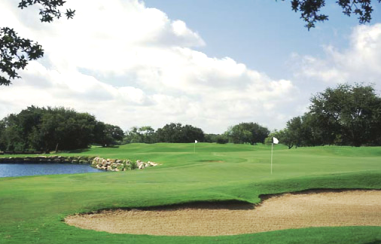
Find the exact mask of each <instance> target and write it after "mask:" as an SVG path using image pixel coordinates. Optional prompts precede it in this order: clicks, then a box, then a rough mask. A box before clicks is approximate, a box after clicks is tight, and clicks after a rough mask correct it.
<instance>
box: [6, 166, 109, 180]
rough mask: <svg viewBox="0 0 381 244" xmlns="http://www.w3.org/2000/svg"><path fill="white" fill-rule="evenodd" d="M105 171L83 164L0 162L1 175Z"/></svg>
mask: <svg viewBox="0 0 381 244" xmlns="http://www.w3.org/2000/svg"><path fill="white" fill-rule="evenodd" d="M92 172H105V171H104V170H100V169H94V168H92V167H91V166H90V165H83V164H54V163H50V164H49V163H47V164H33V163H28V164H0V177H15V176H31V175H57V174H79V173H92Z"/></svg>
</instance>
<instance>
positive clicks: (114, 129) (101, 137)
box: [94, 121, 124, 147]
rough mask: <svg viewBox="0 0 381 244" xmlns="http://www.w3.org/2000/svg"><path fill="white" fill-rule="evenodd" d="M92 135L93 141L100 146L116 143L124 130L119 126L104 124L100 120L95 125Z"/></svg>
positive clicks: (122, 135)
mask: <svg viewBox="0 0 381 244" xmlns="http://www.w3.org/2000/svg"><path fill="white" fill-rule="evenodd" d="M94 135H95V138H94V143H97V144H100V145H102V147H108V146H113V145H116V144H118V143H120V142H121V141H122V140H123V138H124V132H123V130H122V129H121V128H120V127H119V126H116V125H110V124H105V123H103V122H100V121H98V122H97V123H96V125H95V132H94Z"/></svg>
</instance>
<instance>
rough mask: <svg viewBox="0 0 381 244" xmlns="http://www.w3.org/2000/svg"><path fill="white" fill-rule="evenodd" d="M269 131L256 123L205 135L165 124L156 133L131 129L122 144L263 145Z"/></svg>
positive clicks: (188, 127)
mask: <svg viewBox="0 0 381 244" xmlns="http://www.w3.org/2000/svg"><path fill="white" fill-rule="evenodd" d="M269 133H270V131H269V130H268V129H267V128H266V127H263V126H261V125H259V124H257V123H251V122H250V123H240V124H238V125H235V126H231V127H229V128H228V130H227V131H226V132H225V133H223V134H206V133H204V132H203V131H202V129H200V128H197V127H194V126H192V125H182V124H181V123H170V124H166V125H165V126H163V127H162V128H158V129H157V130H156V131H155V130H154V129H153V128H152V127H151V126H142V127H132V128H131V129H130V130H129V131H126V133H125V137H124V139H123V143H158V142H168V143H191V142H195V141H196V140H197V141H198V142H211V143H213V142H215V143H220V144H225V143H228V142H230V143H236V144H243V143H249V144H252V145H254V144H256V143H263V141H264V140H265V138H266V137H267V136H268V135H269Z"/></svg>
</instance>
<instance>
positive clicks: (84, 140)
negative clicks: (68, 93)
mask: <svg viewBox="0 0 381 244" xmlns="http://www.w3.org/2000/svg"><path fill="white" fill-rule="evenodd" d="M123 136H124V134H123V131H122V129H120V128H119V127H118V126H115V125H109V124H105V123H103V122H99V121H97V120H96V119H95V117H94V116H92V115H90V114H88V113H77V112H76V111H74V110H72V109H65V108H50V107H48V108H38V107H34V106H31V107H28V108H27V109H24V110H22V111H21V112H20V113H19V114H11V115H9V116H7V117H5V118H4V119H2V120H1V121H0V150H8V151H26V150H38V151H53V150H55V149H56V148H57V147H58V149H59V150H73V149H81V148H87V147H89V146H90V145H91V144H92V143H99V144H102V145H104V146H105V145H112V144H115V143H117V142H118V141H121V140H122V139H123Z"/></svg>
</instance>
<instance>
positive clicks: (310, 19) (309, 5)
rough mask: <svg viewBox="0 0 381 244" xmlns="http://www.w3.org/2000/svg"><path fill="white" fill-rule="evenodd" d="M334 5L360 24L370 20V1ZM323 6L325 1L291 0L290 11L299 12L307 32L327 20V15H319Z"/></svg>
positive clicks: (344, 0)
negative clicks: (353, 17)
mask: <svg viewBox="0 0 381 244" xmlns="http://www.w3.org/2000/svg"><path fill="white" fill-rule="evenodd" d="M282 1H285V0H282ZM374 2H378V3H380V2H381V0H373V3H374ZM336 3H337V4H338V5H339V6H340V7H341V8H342V9H343V13H344V14H345V15H347V16H351V15H352V14H355V15H357V16H358V19H359V22H360V24H365V23H369V22H370V21H371V19H372V12H373V4H372V0H337V1H336ZM324 6H325V0H291V8H292V10H293V11H295V12H301V15H300V18H301V19H303V20H304V21H305V22H306V23H307V24H306V27H307V28H308V30H309V29H311V28H314V27H315V23H316V22H318V21H321V22H324V21H326V20H328V15H325V14H320V13H319V12H320V10H321V9H322V8H323V7H324Z"/></svg>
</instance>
